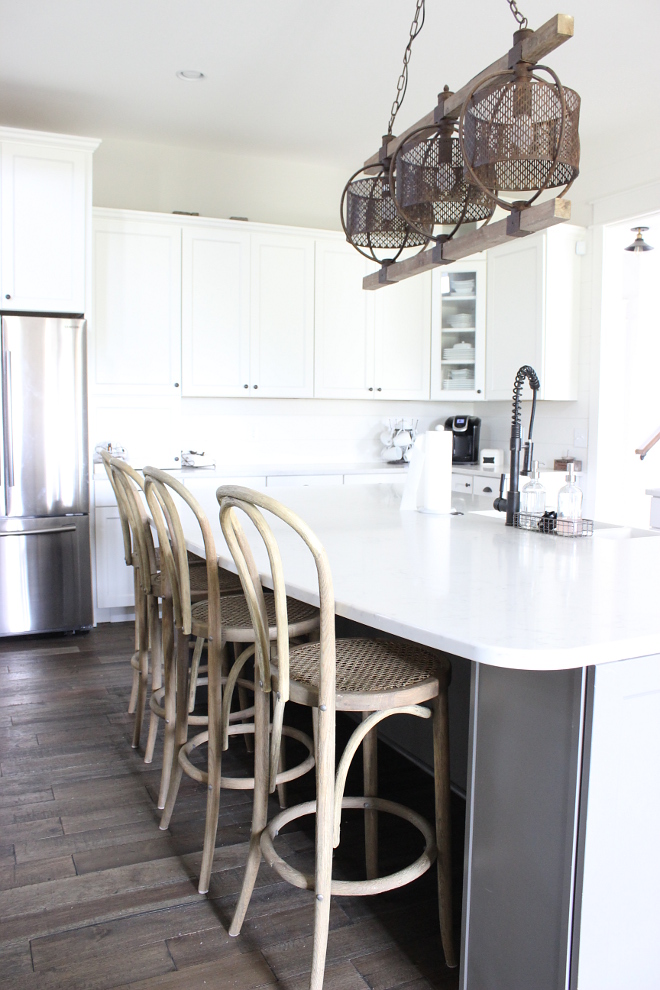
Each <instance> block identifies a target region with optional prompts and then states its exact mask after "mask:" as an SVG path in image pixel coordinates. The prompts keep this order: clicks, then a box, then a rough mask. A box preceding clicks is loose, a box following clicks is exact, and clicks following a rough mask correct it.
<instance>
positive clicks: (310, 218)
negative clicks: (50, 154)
mask: <svg viewBox="0 0 660 990" xmlns="http://www.w3.org/2000/svg"><path fill="white" fill-rule="evenodd" d="M347 178H348V175H345V174H344V173H343V172H342V171H340V170H339V169H336V168H331V167H329V166H325V165H319V164H310V163H308V162H302V161H293V160H292V161H285V160H283V159H279V158H270V157H267V156H259V157H256V156H247V155H235V154H224V153H223V152H220V151H211V150H207V149H203V148H185V147H175V146H169V145H159V144H147V143H146V142H138V141H118V140H113V139H111V138H110V139H108V138H104V140H103V142H102V144H101V146H100V147H99V149H98V151H97V152H96V153H95V155H94V206H107V207H115V208H122V209H127V210H153V211H155V212H157V213H171V212H172V211H173V210H185V211H187V212H189V213H199V214H200V215H201V216H206V217H223V218H228V217H231V216H238V217H248V219H249V220H257V221H261V222H263V223H283V224H293V225H294V226H299V227H320V228H323V229H328V230H339V229H340V228H341V224H340V221H339V200H340V197H341V192H342V189H343V187H344V184H345V182H346V180H347Z"/></svg>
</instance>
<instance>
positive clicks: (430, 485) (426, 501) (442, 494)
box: [417, 430, 454, 513]
mask: <svg viewBox="0 0 660 990" xmlns="http://www.w3.org/2000/svg"><path fill="white" fill-rule="evenodd" d="M453 440H454V437H453V434H452V432H451V431H450V430H442V431H436V430H429V431H428V432H427V433H426V434H425V437H424V470H423V472H422V479H421V482H420V486H419V495H418V500H417V504H418V506H419V508H420V509H421V510H422V512H438V513H441V512H451V459H452V448H453Z"/></svg>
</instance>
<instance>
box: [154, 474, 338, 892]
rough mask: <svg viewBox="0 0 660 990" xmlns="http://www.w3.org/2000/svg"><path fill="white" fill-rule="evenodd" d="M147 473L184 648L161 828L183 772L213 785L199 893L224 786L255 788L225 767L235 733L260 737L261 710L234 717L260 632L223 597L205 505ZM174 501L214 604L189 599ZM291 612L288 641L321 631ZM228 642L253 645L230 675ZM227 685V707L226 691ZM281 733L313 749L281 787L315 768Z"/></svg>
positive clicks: (311, 614)
mask: <svg viewBox="0 0 660 990" xmlns="http://www.w3.org/2000/svg"><path fill="white" fill-rule="evenodd" d="M144 475H145V479H146V485H145V491H146V497H147V503H148V506H149V510H150V512H151V516H152V519H153V521H154V524H155V526H156V529H157V531H158V541H159V544H160V547H161V564H162V575H163V577H164V580H163V581H162V591H163V594H165V595H168V596H169V597H170V598H171V602H172V614H173V618H174V624H175V627H176V642H177V646H176V651H175V656H176V662H175V663H174V664H171V665H170V664H168V653H167V651H164V660H165V678H164V689H165V710H166V712H167V714H168V718H167V720H166V726H165V746H166V750H167V753H165V751H164V754H163V767H164V770H165V761H166V755H167V757H168V758H169V757H170V756H171V775H170V780H169V787H168V791H167V799H166V801H165V808H164V811H163V816H162V819H161V823H160V827H161V828H162V829H166V828H167V827H168V826H169V822H170V818H171V816H172V812H173V810H174V806H175V803H176V799H177V794H178V790H179V785H180V783H181V778H182V775H183V774H184V773H185V774H187V775H188V776H189V777H192V779H193V780H197V781H198V782H200V783H204V784H206V785H207V788H208V791H207V810H206V828H205V833H204V850H203V854H202V865H201V871H200V878H199V891H200V893H206V892H207V891H208V888H209V882H210V877H211V867H212V863H213V853H214V850H215V839H216V833H217V827H218V812H219V804H220V790H221V788H222V787H225V788H231V789H235V790H236V789H239V790H245V789H252V788H253V786H254V780H253V778H252V777H223V776H222V774H221V764H222V749H223V743H225V744H226V743H227V742H228V736H229V735H235V734H246V733H254V723H253V721H252V716H253V714H254V709H253V708H251V709H249V710H247V711H246V710H244V709H243V707H242V703H241V709H242V710H241V711H238V712H231V711H230V705H231V699H232V694H233V690H234V687H235V686H236V685H237V684H238V685H239V686H240V685H242V686H243V687H244V688H246V689H249V690H253V685H252V684H251V683H250V682H249V681H246V680H243V679H242V678H241V677H240V674H241V672H242V670H243V668H244V666H245V664H246V663H247V662H248V660H250V659H251V658H252V656H253V655H254V651H255V645H254V643H255V633H254V627H253V623H252V618H251V614H250V609H249V607H248V603H247V602H246V600H245V598H244V597H243V596H242V595H241V596H232V597H222V600H221V592H220V587H219V582H218V577H217V575H218V566H217V552H216V547H215V540H214V538H213V533H212V530H211V526H210V524H209V521H208V519H207V517H206V515H205V513H204V510H203V509H202V507H201V505H200V504H199V502H197V500H196V499H195V498H194V497H193V496H192V495H191V493H190V491H189V490H188V489H186V488H185V487H184V486H183V485H181V483H180V482H179V481H177V480H176V479H175V478H173V477H172V476H171V475H168V474H167V473H166V472H164V471H160V470H158V469H157V468H152V467H145V469H144ZM173 495H175V496H178V498H179V499H182V500H183V501H184V502H185V503H186V505H187V506H188V507H189V508H190V509H191V510H192V513H193V515H194V517H195V519H196V520H197V524H198V525H199V528H200V530H201V534H202V538H203V541H204V552H205V555H206V572H207V581H208V599H207V600H206V601H204V602H199V603H198V604H196V605H192V606H191V605H190V598H189V595H188V579H189V569H188V562H187V558H186V552H185V538H184V533H183V527H182V525H181V519H180V516H179V512H178V510H177V505H176V503H175V500H174V498H173ZM267 601H268V603H269V604H268V605H267V606H266V605H265V606H264V607H265V608H266V614H267V617H268V622H269V629H270V632H271V633H272V637H273V639H274V638H275V636H276V614H275V606H274V600H273V596H272V595H269V596H267ZM285 608H287V609H288V617H285V618H284V619H283V620H282V621H284V623H285V625H286V628H287V636H296V637H298V636H304V635H307V634H309V633H313V632H315V631H316V630H318V628H319V613H318V609H316V608H314V607H313V606H311V605H305V604H304V603H302V602H298V601H296V600H295V599H289V600H288V601H287V602H286V604H285ZM280 618H281V617H280ZM280 624H281V623H280ZM267 628H268V627H267ZM266 635H268V632H267V633H266ZM191 636H195V637H197V638H198V639H199V638H200V637H203V638H204V639H205V640H206V642H207V644H208V646H207V649H208V718H206V717H205V716H191V715H190V713H189V711H188V707H189V706H188V676H189V669H188V662H187V656H188V641H189V638H190V637H191ZM228 643H232V644H246V649H244V650H243V651H242V653H240V655H239V656H238V657H237V659H236V661H235V663H234V665H233V666H232V668H231V670H229V663H228V658H227V644H228ZM225 685H226V691H225V694H224V708H223V686H225ZM260 693H261V692H259V694H260ZM223 713H224V714H223ZM248 716H249V717H250V721H249V722H248V721H246V718H247V717H248ZM223 722H224V726H225V728H224V731H223ZM204 723H206V725H207V728H206V730H204V731H202V732H198V733H197V734H196V735H195V736H193V738H192V739H190V740H189V739H188V726H189V725H191V724H192V725H200V724H204ZM239 723H240V724H239ZM282 734H284V735H287V736H290V737H292V738H294V739H297V740H298V741H299V742H301V743H302V744H303V745H304V746H305V747H306V748H307V751H308V755H307V757H306V758H305V759H304V760H303V761H302V762H301V763H300V764H298V765H297V766H294V767H290V768H288V769H286V770H282V771H281V772H280V773H277V774H276V779H275V786H278V785H279V786H280V787H282V786H283V785H284V784H285V783H286V782H288V781H289V780H294V779H295V778H297V777H300V776H302V775H303V774H304V773H307V771H308V770H310V769H311V768H312V767H313V766H314V755H313V752H314V744H313V742H312V740H311V739H309V738H308V737H307V736H306V735H305V734H304V733H302V732H299V731H298V730H297V729H294V728H290V727H286V726H285V727H282V725H281V722H280V723H279V728H278V740H279V741H281V737H282ZM279 741H278V747H277V752H278V757H277V760H278V766H279V761H280V750H281V747H280V745H279ZM204 744H207V748H208V770H201V769H200V768H199V767H198V766H196V765H195V764H194V763H193V762H192V761H191V759H190V757H191V754H192V753H193V751H194V750H196V749H197V748H198V747H199V746H202V745H204ZM224 748H226V745H225V746H224Z"/></svg>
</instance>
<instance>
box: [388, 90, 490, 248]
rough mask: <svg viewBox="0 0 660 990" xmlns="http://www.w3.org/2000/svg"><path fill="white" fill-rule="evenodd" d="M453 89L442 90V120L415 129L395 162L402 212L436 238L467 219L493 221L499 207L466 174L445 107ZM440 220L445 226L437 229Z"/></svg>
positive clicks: (393, 180)
mask: <svg viewBox="0 0 660 990" xmlns="http://www.w3.org/2000/svg"><path fill="white" fill-rule="evenodd" d="M453 95H454V94H453V93H452V92H450V90H449V87H448V86H445V88H444V90H443V92H442V93H440V95H439V96H438V107H439V108H440V111H441V114H440V116H441V119H440V123H439V124H438V126H437V127H436V128H434V129H431V130H429V128H428V127H420V128H418V129H417V130H414V131H413V132H412V133H411V134H409V135H408V136H407V137H406V139H405V141H403V143H402V144H400V145H399V148H398V149H397V151H396V153H395V154H394V155H393V156H392V159H391V164H390V192H391V195H392V198H393V199H394V202H395V206H396V209H397V211H398V213H399V215H400V216H401V217H403V218H404V219H405V220H406V222H407V223H408V225H409V226H410V227H412V229H413V230H414V231H415V232H416V233H420V234H421V233H424V232H425V231H428V232H429V235H428V236H429V239H430V240H433V241H435V242H436V243H438V242H446V241H448V240H451V238H452V237H453V236H454V234H455V233H456V232H457V231H458V229H459V227H460V226H461V224H463V223H476V222H478V221H480V220H485V221H486V222H488V221H489V220H490V218H491V217H492V215H493V212H494V210H495V203H494V202H493V201H492V200H491V198H490V197H489V196H488V195H487V194H486V193H484V192H483V191H482V190H481V189H479V188H478V187H477V186H475V185H473V184H471V183H469V182H467V181H466V179H465V175H464V172H465V163H464V161H463V155H462V153H461V147H460V141H459V139H458V136H457V135H456V134H455V129H456V122H455V120H453V119H452V118H451V117H445V116H444V114H443V113H442V108H443V106H444V103H445V101H446V100H447V99H448V98H449V97H450V96H453ZM436 226H437V227H440V228H441V230H440V232H439V233H437V234H434V233H433V231H434V228H435V227H436ZM448 227H451V228H452V229H451V230H450V231H449V232H447V228H448Z"/></svg>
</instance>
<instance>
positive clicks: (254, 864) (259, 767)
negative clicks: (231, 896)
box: [229, 664, 270, 935]
mask: <svg viewBox="0 0 660 990" xmlns="http://www.w3.org/2000/svg"><path fill="white" fill-rule="evenodd" d="M255 667H256V664H255ZM255 673H256V672H255ZM269 722H270V703H269V698H268V695H266V694H264V692H263V691H262V690H261V688H260V687H259V685H258V682H257V681H256V678H255V685H254V800H253V804H252V832H251V835H250V848H249V850H248V858H247V862H246V864H245V874H244V876H243V886H242V887H241V894H240V897H239V899H238V904H237V905H236V910H235V911H234V917H233V918H232V922H231V926H230V928H229V934H230V935H238V934H240V931H241V926H242V924H243V919H244V918H245V912H246V911H247V909H248V905H249V903H250V898H251V897H252V891H253V890H254V884H255V881H256V879H257V872H258V870H259V864H260V863H261V844H260V843H261V833H262V832H263V830H264V828H265V826H266V822H267V820H268V784H269V781H268V775H269V758H268V757H269V748H270V747H269V742H270V739H269V736H270V732H269Z"/></svg>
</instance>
